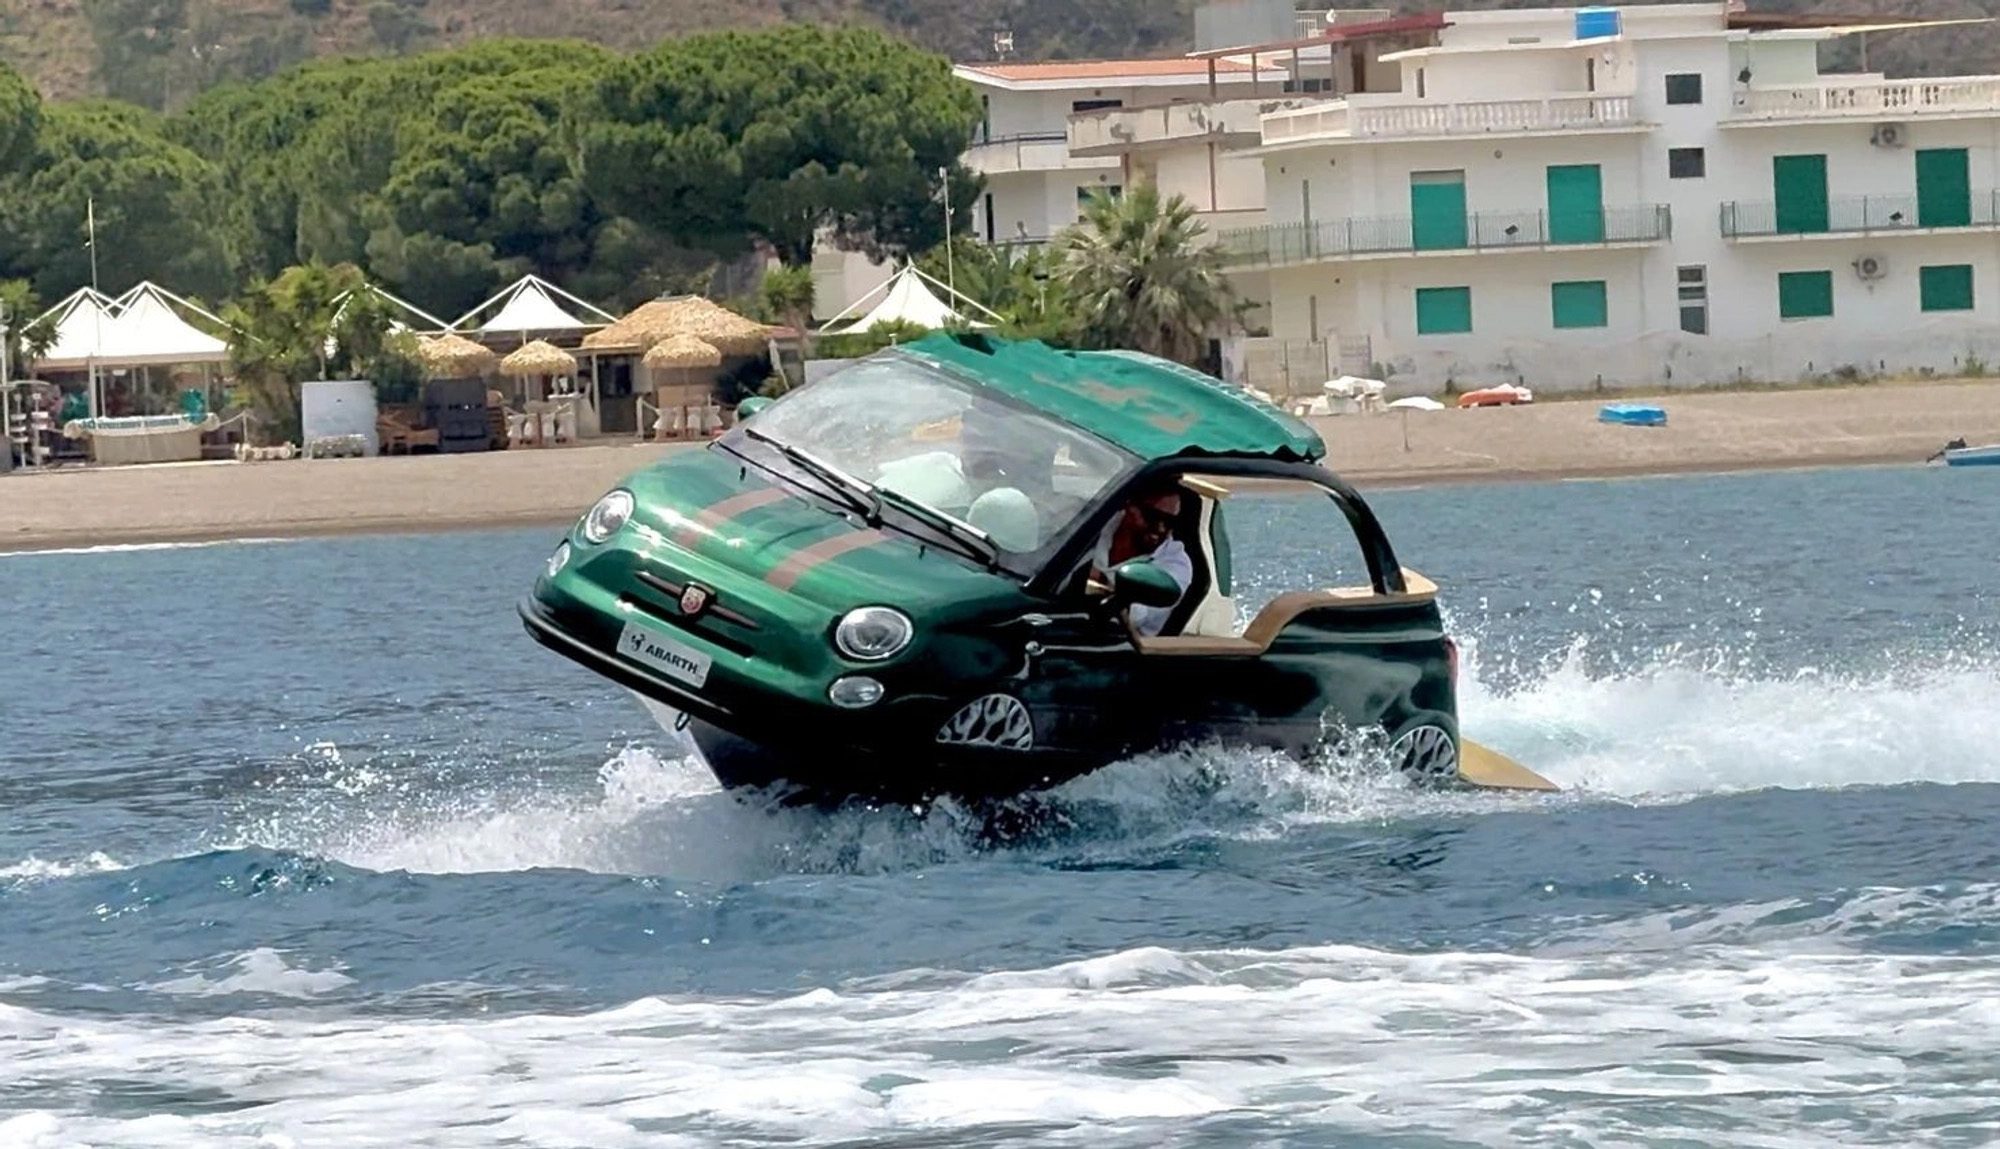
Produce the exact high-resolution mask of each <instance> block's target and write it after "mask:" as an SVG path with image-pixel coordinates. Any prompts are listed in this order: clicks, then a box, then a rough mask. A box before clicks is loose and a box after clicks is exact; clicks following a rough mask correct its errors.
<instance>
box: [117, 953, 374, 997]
mask: <svg viewBox="0 0 2000 1149" xmlns="http://www.w3.org/2000/svg"><path fill="white" fill-rule="evenodd" d="M225 968H227V969H229V970H231V971H232V972H230V973H228V974H227V975H225V976H222V977H205V976H203V975H201V974H199V973H194V974H189V975H187V976H186V977H178V978H169V979H167V980H165V981H156V982H148V983H146V984H143V985H141V986H139V988H140V989H146V990H152V991H154V992H157V993H167V994H176V995H180V996H187V997H218V996H223V995H227V994H237V993H254V994H270V995H274V996H277V997H291V998H312V997H318V996H320V995H321V994H325V993H331V992H333V991H334V990H337V989H339V988H341V987H342V986H346V985H352V984H353V983H354V979H353V978H351V977H349V976H347V975H346V974H344V973H341V972H340V971H339V970H331V969H325V970H311V969H303V968H300V967H298V966H294V965H292V964H291V963H290V962H289V961H287V960H286V958H285V955H284V954H282V953H280V952H279V951H277V950H274V949H270V948H268V947H261V946H260V947H259V948H257V949H254V950H251V951H250V952H248V953H244V954H238V955H237V956H235V957H233V958H230V959H229V960H228V961H227V962H226V963H225Z"/></svg>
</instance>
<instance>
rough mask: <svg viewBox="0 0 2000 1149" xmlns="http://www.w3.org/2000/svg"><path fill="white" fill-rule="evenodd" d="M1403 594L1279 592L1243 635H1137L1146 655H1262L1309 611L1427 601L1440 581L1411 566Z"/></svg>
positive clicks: (1339, 590)
mask: <svg viewBox="0 0 2000 1149" xmlns="http://www.w3.org/2000/svg"><path fill="white" fill-rule="evenodd" d="M1403 583H1404V586H1405V587H1406V588H1407V589H1406V590H1404V591H1403V593H1401V594H1376V593H1375V591H1374V589H1373V588H1371V587H1346V586H1344V587H1329V588H1327V589H1325V590H1295V591H1288V592H1286V593H1285V594H1281V595H1279V596H1278V597H1277V598H1274V599H1272V600H1271V601H1270V602H1268V603H1266V604H1265V605H1264V609H1263V610H1260V611H1258V612H1257V617H1256V618H1253V619H1251V620H1250V625H1249V626H1247V627H1245V628H1244V630H1243V633H1242V634H1240V635H1235V636H1230V637H1223V636H1220V635H1175V636H1173V637H1170V638H1143V637H1142V638H1137V639H1136V640H1135V641H1136V642H1137V643H1138V646H1139V651H1140V653H1142V654H1229V655H1237V656H1246V655H1259V654H1262V653H1264V652H1265V651H1267V650H1269V649H1270V648H1271V643H1272V641H1273V640H1275V639H1276V638H1277V637H1278V635H1279V634H1280V633H1281V632H1283V631H1284V629H1285V627H1287V626H1289V625H1291V623H1292V621H1293V620H1294V619H1296V618H1298V617H1299V616H1300V615H1302V614H1304V613H1305V612H1307V611H1309V610H1328V609H1355V608H1360V607H1378V606H1391V605H1395V604H1398V603H1410V602H1424V601H1427V600H1430V599H1434V598H1436V597H1437V584H1436V583H1433V582H1432V581H1431V580H1429V579H1427V578H1425V577H1424V576H1423V575H1421V574H1418V573H1417V572H1416V571H1413V570H1411V569H1410V568H1408V567H1404V568H1403Z"/></svg>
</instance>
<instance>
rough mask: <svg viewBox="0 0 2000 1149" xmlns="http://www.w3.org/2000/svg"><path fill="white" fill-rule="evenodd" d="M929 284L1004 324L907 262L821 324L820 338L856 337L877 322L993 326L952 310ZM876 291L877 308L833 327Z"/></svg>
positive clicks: (917, 324) (922, 325)
mask: <svg viewBox="0 0 2000 1149" xmlns="http://www.w3.org/2000/svg"><path fill="white" fill-rule="evenodd" d="M927 282H928V283H933V284H937V286H938V287H940V288H943V289H944V292H945V294H946V295H947V296H948V297H950V298H951V299H952V300H954V301H955V302H957V303H960V304H962V305H965V306H968V307H970V308H972V309H976V310H978V311H980V312H983V313H984V314H986V315H988V316H990V317H991V318H992V319H993V322H994V323H999V322H1002V321H1003V320H1002V319H1001V316H1000V315H998V314H997V313H995V312H993V311H992V310H990V309H989V308H987V307H985V306H983V305H982V304H980V303H979V302H978V301H977V300H974V299H970V298H968V297H966V296H965V295H962V294H960V293H959V292H957V291H955V290H953V289H952V288H951V287H949V286H947V285H946V284H943V283H938V281H937V279H936V278H934V277H932V276H929V275H926V274H924V272H923V271H922V270H920V269H919V268H918V267H917V265H916V264H914V263H906V264H904V265H903V267H902V270H900V271H898V272H896V274H894V275H892V276H890V277H889V278H888V279H885V280H883V281H882V282H881V283H880V284H878V285H877V286H876V287H875V288H874V289H873V290H871V291H869V292H868V294H867V295H863V296H862V297H861V298H860V299H857V300H855V301H854V302H853V303H851V304H849V305H848V306H847V309H846V310H844V311H842V312H841V313H840V314H838V315H836V316H834V317H833V318H832V319H829V320H827V321H826V322H825V323H824V324H822V325H821V326H820V329H819V333H820V334H821V335H855V334H859V333H861V332H863V331H867V330H869V329H871V328H873V327H874V326H875V325H876V324H878V323H909V324H914V325H915V326H918V327H929V328H933V329H935V328H939V327H947V326H950V325H952V324H955V323H964V324H968V325H969V326H972V327H991V326H993V323H986V322H983V321H981V320H978V319H971V318H968V317H967V316H966V315H965V314H963V313H961V312H958V311H954V310H952V308H951V307H950V306H948V305H946V303H945V302H944V300H942V299H939V298H938V297H937V296H936V295H934V294H932V293H931V290H930V288H929V287H927V286H925V284H926V283H927ZM877 292H879V293H881V296H882V298H881V299H880V301H878V302H877V303H876V304H875V306H873V307H871V308H869V309H868V314H866V315H863V316H862V317H861V318H859V319H856V320H854V321H853V322H851V323H849V324H847V325H846V326H844V327H839V328H836V327H835V326H834V324H836V323H839V322H840V321H841V320H842V319H845V318H846V317H847V316H848V315H849V314H851V313H853V312H854V311H855V309H857V308H859V307H860V306H861V305H862V304H863V303H865V302H867V300H868V299H869V297H870V296H873V295H875V294H876V293H877Z"/></svg>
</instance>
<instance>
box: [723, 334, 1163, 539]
mask: <svg viewBox="0 0 2000 1149" xmlns="http://www.w3.org/2000/svg"><path fill="white" fill-rule="evenodd" d="M751 425H752V426H754V427H755V428H756V430H757V431H758V432H759V433H760V434H761V435H762V436H764V437H767V438H769V439H771V440H773V441H775V442H779V443H783V444H786V445H789V446H792V447H795V448H799V449H802V450H804V451H807V452H810V453H811V454H812V455H813V456H815V457H817V458H818V459H820V460H823V461H824V462H826V463H829V464H832V465H833V466H835V467H838V468H840V469H841V470H842V471H845V472H847V473H848V474H850V475H852V476H854V477H855V478H857V479H861V480H863V481H865V482H868V483H872V484H874V485H875V486H877V487H881V488H883V489H885V490H888V491H892V492H894V493H895V494H897V495H900V496H902V497H903V498H904V499H907V500H914V501H916V502H919V503H922V504H924V505H926V506H928V507H932V508H935V509H937V510H940V511H943V512H945V513H946V514H949V515H953V516H955V517H957V518H960V519H963V520H964V521H965V522H967V523H969V524H971V525H972V526H974V527H977V528H978V529H980V530H981V531H984V532H985V533H986V534H987V535H988V536H989V537H990V538H991V539H992V540H993V543H994V544H995V545H996V546H998V547H999V548H1000V549H1001V550H1003V551H1008V552H1012V553H1014V554H1029V553H1033V552H1035V551H1039V550H1041V549H1042V548H1043V547H1045V546H1047V545H1048V544H1049V543H1051V542H1053V541H1055V540H1056V539H1057V538H1058V537H1060V536H1061V535H1062V534H1063V532H1064V529H1065V528H1067V527H1068V526H1069V525H1070V524H1071V523H1072V522H1073V521H1074V520H1075V518H1076V516H1077V515H1078V514H1079V513H1080V512H1081V511H1082V510H1083V508H1084V507H1085V506H1086V505H1087V504H1088V503H1089V502H1090V501H1091V499H1093V498H1095V497H1096V496H1097V494H1098V493H1099V492H1101V491H1102V490H1103V489H1104V488H1105V486H1106V485H1107V484H1109V483H1110V482H1111V481H1112V480H1114V479H1116V478H1117V477H1118V476H1119V475H1120V474H1122V473H1123V472H1124V471H1125V470H1126V469H1127V468H1128V467H1129V466H1131V465H1132V464H1133V463H1135V462H1136V460H1135V459H1133V458H1132V457H1131V456H1129V455H1127V454H1126V453H1124V452H1122V451H1120V450H1118V449H1117V448H1115V447H1112V446H1110V445H1109V444H1107V443H1105V442H1103V441H1102V440H1099V439H1095V438H1093V437H1091V436H1089V435H1086V434H1084V433H1083V432H1081V431H1078V430H1076V429H1075V428H1073V427H1070V426H1069V425H1067V424H1065V423H1062V422H1059V421H1057V420H1055V419H1051V418H1048V417H1046V416H1043V415H1038V414H1035V413H1034V412H1032V411H1028V410H1024V409H1022V408H1020V407H1016V406H1013V405H1010V404H1007V403H1003V402H1001V401H999V400H996V399H994V398H991V397H988V396H984V395H980V394H978V393H977V392H976V390H975V389H973V388H971V387H968V386H964V385H961V384H959V383H957V382H955V381H953V380H952V379H950V378H949V377H947V376H945V375H943V374H941V373H939V372H937V371H935V370H933V369H931V368H929V367H926V366H925V365H923V364H921V363H917V362H914V361H912V360H909V359H904V358H900V357H897V356H893V355H890V356H880V357H876V358H870V359H863V360H859V361H857V362H856V363H855V364H854V365H853V366H851V367H843V368H841V369H840V371H839V372H837V373H835V374H833V375H829V376H827V377H826V378H824V379H820V380H818V381H817V382H814V383H813V384H812V385H811V386H808V387H803V388H800V389H799V390H798V391H795V392H793V393H791V394H789V395H786V396H785V397H784V398H783V399H781V400H779V401H778V402H776V403H773V404H771V405H770V406H769V407H767V408H765V409H764V410H762V411H760V412H758V413H757V415H756V417H755V419H754V420H753V422H752V424H751Z"/></svg>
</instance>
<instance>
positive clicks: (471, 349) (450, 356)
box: [417, 331, 499, 379]
mask: <svg viewBox="0 0 2000 1149" xmlns="http://www.w3.org/2000/svg"><path fill="white" fill-rule="evenodd" d="M417 357H418V358H420V359H422V360H423V361H424V366H425V367H426V368H428V369H429V370H430V371H431V372H432V373H434V374H436V375H438V376H440V377H443V378H450V379H461V378H466V377H470V376H474V375H485V374H486V373H487V372H489V371H491V370H493V368H494V366H495V365H496V364H497V363H498V362H499V356H497V355H495V354H493V352H492V351H490V350H488V349H487V348H485V347H481V346H480V345H479V344H477V343H474V342H473V341H472V340H470V339H467V338H466V337H465V336H463V335H459V334H456V333H454V332H449V331H448V332H446V333H444V334H443V335H439V336H437V337H435V338H431V339H420V340H418V341H417Z"/></svg>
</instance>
